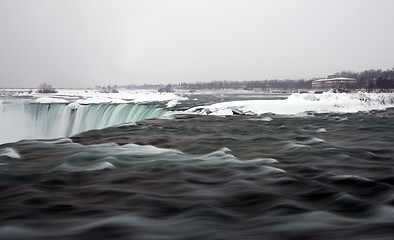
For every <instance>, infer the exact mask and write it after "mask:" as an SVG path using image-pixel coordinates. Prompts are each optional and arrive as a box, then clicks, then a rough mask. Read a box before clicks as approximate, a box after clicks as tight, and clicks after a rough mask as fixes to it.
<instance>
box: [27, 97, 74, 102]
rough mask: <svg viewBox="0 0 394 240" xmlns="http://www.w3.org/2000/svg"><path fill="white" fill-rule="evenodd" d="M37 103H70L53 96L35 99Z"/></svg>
mask: <svg viewBox="0 0 394 240" xmlns="http://www.w3.org/2000/svg"><path fill="white" fill-rule="evenodd" d="M35 102H37V103H69V101H67V100H66V99H63V98H52V97H40V98H37V99H36V100H35Z"/></svg>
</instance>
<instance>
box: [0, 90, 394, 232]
mask: <svg viewBox="0 0 394 240" xmlns="http://www.w3.org/2000/svg"><path fill="white" fill-rule="evenodd" d="M378 95H379V94H376V95H362V94H361V95H360V94H358V95H351V94H347V95H346V94H341V95H336V94H333V93H331V95H329V96H328V95H327V96H325V95H315V94H309V95H291V96H288V95H268V94H267V95H264V96H262V95H259V94H255V93H253V94H246V95H245V94H225V93H221V94H212V93H211V94H190V95H188V99H189V100H185V101H182V102H180V103H179V104H178V105H176V106H174V107H173V108H169V109H167V110H168V111H169V112H170V113H171V114H165V113H164V112H166V111H165V110H164V108H165V107H166V104H165V103H160V102H157V103H155V107H154V108H153V107H152V105H150V107H149V109H150V110H149V112H150V113H152V112H155V113H160V114H159V115H160V116H165V117H164V118H153V119H146V120H142V121H138V122H136V123H134V124H124V125H119V124H121V122H116V124H117V125H116V126H113V127H108V128H102V127H105V126H100V128H102V129H97V130H91V131H87V132H80V133H77V134H67V132H66V133H63V135H64V136H63V137H62V138H56V139H41V140H37V139H25V140H22V141H18V142H10V143H5V144H3V145H0V178H1V181H0V202H1V204H0V238H1V239H345V238H346V239H392V236H393V234H394V188H393V184H394V148H393V143H394V109H393V108H392V104H393V98H392V95H390V96H378ZM232 101H236V102H232ZM308 103H309V105H308ZM302 104H304V105H302ZM56 106H58V108H59V105H56ZM116 106H118V105H116ZM273 106H274V107H275V108H273ZM35 107H37V106H35ZM63 107H66V106H63ZM63 107H61V108H63ZM97 107H98V106H96V108H97ZM269 107H271V108H273V109H276V110H277V112H275V110H270V111H264V109H267V108H269ZM85 108H86V107H85ZM107 108H108V106H107ZM131 108H132V107H131V106H130V109H131ZM142 108H143V107H142ZM263 108H264V109H263ZM357 108H358V109H359V110H361V111H354V110H353V109H357ZM144 109H145V108H144ZM146 109H148V108H146ZM146 109H145V110H146ZM335 109H338V111H335ZM320 110H321V111H320ZM46 112H48V111H46ZM118 112H120V111H118ZM129 112H130V111H129ZM111 113H113V114H117V113H116V111H113V112H111ZM159 115H157V116H159ZM229 115H231V116H229ZM101 116H104V114H101ZM157 116H156V115H153V116H152V117H157ZM64 117H65V116H64V115H63V118H64ZM66 117H67V118H68V117H70V114H68V115H67V116H66ZM109 117H110V116H109ZM112 117H113V115H112ZM94 118H95V119H96V118H99V117H98V116H96V117H94ZM144 118H145V117H144ZM125 119H126V118H125ZM63 120H64V119H63ZM85 120H86V118H85ZM78 121H79V120H78ZM80 121H81V123H82V122H83V120H80ZM124 122H128V120H125V121H124ZM73 124H75V123H73ZM62 126H63V125H62ZM106 126H107V125H106ZM63 128H68V125H67V124H66V126H63ZM92 128H98V127H92ZM92 128H90V129H92ZM83 130H86V129H83Z"/></svg>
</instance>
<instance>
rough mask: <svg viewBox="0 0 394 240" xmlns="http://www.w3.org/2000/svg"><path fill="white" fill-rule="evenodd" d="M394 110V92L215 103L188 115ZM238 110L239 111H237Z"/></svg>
mask: <svg viewBox="0 0 394 240" xmlns="http://www.w3.org/2000/svg"><path fill="white" fill-rule="evenodd" d="M389 107H394V94H393V93H364V92H358V93H334V92H330V91H329V92H324V93H323V94H314V93H308V94H299V93H295V94H292V95H290V96H289V97H288V98H287V99H285V100H244V101H231V102H221V103H215V104H212V105H209V106H197V107H193V108H190V109H189V110H187V111H186V113H196V114H209V115H234V114H244V115H250V114H252V113H253V114H256V115H262V114H265V113H274V114H281V115H297V114H303V113H306V112H316V113H331V112H335V113H354V112H359V111H372V110H385V109H386V108H389ZM234 109H236V111H234Z"/></svg>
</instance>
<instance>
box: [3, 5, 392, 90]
mask: <svg viewBox="0 0 394 240" xmlns="http://www.w3.org/2000/svg"><path fill="white" fill-rule="evenodd" d="M393 10H394V1H392V0H139V1H133V0H107V1H103V0H101V1H100V0H62V1H60V0H0V88H1V87H37V86H38V85H39V84H40V83H42V82H47V83H50V84H52V85H53V86H54V87H58V88H62V87H94V85H96V84H100V85H108V84H118V85H123V84H133V83H134V84H143V83H178V82H196V81H212V80H225V79H226V80H264V79H299V78H306V79H308V78H312V77H324V76H326V75H327V74H332V73H335V72H337V71H342V70H352V71H362V70H366V69H383V70H386V69H391V68H393V67H394V32H393V29H394V14H393Z"/></svg>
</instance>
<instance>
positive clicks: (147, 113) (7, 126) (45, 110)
mask: <svg viewBox="0 0 394 240" xmlns="http://www.w3.org/2000/svg"><path fill="white" fill-rule="evenodd" d="M165 112H166V111H165V110H162V109H159V108H156V107H154V106H150V105H138V104H137V105H136V104H91V105H80V104H77V103H70V104H59V103H52V104H42V103H12V104H0V133H1V135H0V143H5V142H12V141H18V140H21V139H35V138H58V137H66V136H72V135H74V134H76V133H79V132H83V131H87V130H91V129H100V128H105V127H108V126H112V125H116V124H122V123H127V122H135V121H139V120H143V119H147V118H155V117H160V116H162V115H163V114H165Z"/></svg>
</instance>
